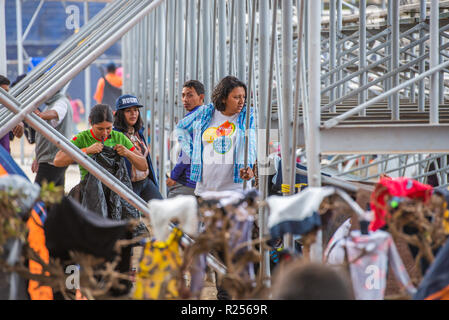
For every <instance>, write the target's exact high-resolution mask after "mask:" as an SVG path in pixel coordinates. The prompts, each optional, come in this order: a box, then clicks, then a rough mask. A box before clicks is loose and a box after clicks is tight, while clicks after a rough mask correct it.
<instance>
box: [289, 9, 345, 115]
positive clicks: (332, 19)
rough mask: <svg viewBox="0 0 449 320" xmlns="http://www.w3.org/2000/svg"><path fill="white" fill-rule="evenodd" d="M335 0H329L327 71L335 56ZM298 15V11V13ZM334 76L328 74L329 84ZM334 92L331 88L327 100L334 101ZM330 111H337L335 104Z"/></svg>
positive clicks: (334, 60) (332, 82) (332, 67)
mask: <svg viewBox="0 0 449 320" xmlns="http://www.w3.org/2000/svg"><path fill="white" fill-rule="evenodd" d="M336 1H337V0H329V6H330V8H329V71H332V70H333V69H334V68H335V62H336V58H337V53H336V50H337V25H336V19H335V18H336V15H337V12H336V6H335V5H336V3H335V2H336ZM298 17H299V13H298ZM298 21H299V18H298ZM298 56H299V52H298ZM335 77H336V74H335V73H332V74H331V75H330V84H334V83H335ZM335 93H336V90H335V89H332V90H330V92H329V101H334V99H335ZM329 111H330V112H332V113H335V112H337V106H333V107H332V108H331V109H330V110H329Z"/></svg>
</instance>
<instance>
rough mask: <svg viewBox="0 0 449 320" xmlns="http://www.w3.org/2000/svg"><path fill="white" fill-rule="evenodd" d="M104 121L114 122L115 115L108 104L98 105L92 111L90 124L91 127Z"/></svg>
mask: <svg viewBox="0 0 449 320" xmlns="http://www.w3.org/2000/svg"><path fill="white" fill-rule="evenodd" d="M104 121H107V122H113V121H114V115H113V114H112V110H111V107H110V106H108V105H107V104H97V105H95V106H94V107H93V108H92V109H91V110H90V114H89V122H90V124H91V125H94V124H97V123H101V122H104Z"/></svg>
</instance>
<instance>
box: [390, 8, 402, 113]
mask: <svg viewBox="0 0 449 320" xmlns="http://www.w3.org/2000/svg"><path fill="white" fill-rule="evenodd" d="M392 27H393V29H392V36H391V42H392V44H391V45H392V53H391V64H392V67H391V70H397V69H398V68H399V46H400V40H399V35H400V30H399V0H394V1H393V3H392ZM392 80H393V84H392V86H393V88H395V87H397V86H398V85H399V73H396V74H395V75H393V77H392ZM391 102H392V106H391V107H392V109H391V120H399V117H400V115H399V93H395V94H393V95H392V101H391Z"/></svg>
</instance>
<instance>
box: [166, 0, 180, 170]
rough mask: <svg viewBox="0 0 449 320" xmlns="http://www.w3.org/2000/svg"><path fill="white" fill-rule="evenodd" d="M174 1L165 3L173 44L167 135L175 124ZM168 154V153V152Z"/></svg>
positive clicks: (169, 77)
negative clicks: (167, 7)
mask: <svg viewBox="0 0 449 320" xmlns="http://www.w3.org/2000/svg"><path fill="white" fill-rule="evenodd" d="M176 2H178V1H175V0H168V2H167V4H168V5H169V9H168V10H169V11H168V12H169V13H168V17H169V22H168V23H169V30H170V33H169V38H168V39H167V42H168V43H172V44H173V45H172V46H171V47H170V50H169V54H168V56H169V63H168V66H169V67H170V71H169V75H168V108H169V110H170V125H169V128H170V129H169V136H170V134H171V133H172V132H173V128H174V126H175V73H176V61H175V58H176V25H175V24H176V20H177V19H176ZM168 155H169V154H168ZM169 157H170V162H169V163H170V167H169V168H170V169H169V170H170V172H171V170H172V169H173V163H174V161H175V163H176V160H177V158H176V156H174V159H172V158H171V155H169Z"/></svg>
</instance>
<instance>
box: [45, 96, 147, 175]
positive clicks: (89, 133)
mask: <svg viewBox="0 0 449 320" xmlns="http://www.w3.org/2000/svg"><path fill="white" fill-rule="evenodd" d="M113 122H114V116H113V114H112V111H111V108H110V107H109V106H108V105H105V104H97V105H96V106H94V107H93V108H92V110H91V112H90V114H89V123H90V125H91V126H92V128H91V129H90V130H85V131H82V132H80V133H78V134H77V135H76V136H75V137H73V139H72V143H73V144H74V145H76V146H77V147H78V148H80V149H81V150H82V151H83V152H84V153H86V154H88V155H93V154H96V153H100V152H101V151H102V150H103V147H104V146H107V147H112V148H114V150H115V151H117V153H118V154H119V155H120V156H122V157H125V158H126V159H128V160H129V161H130V162H131V163H132V164H133V166H135V167H136V168H137V169H138V170H142V171H145V170H147V169H148V164H147V160H146V159H145V157H143V156H142V155H141V154H139V153H138V152H137V151H136V150H135V147H134V145H133V143H132V142H131V141H130V140H129V139H128V138H127V137H126V136H125V135H124V134H123V133H121V132H118V131H113V130H112V124H113ZM72 163H73V159H72V158H71V157H70V156H69V155H67V154H66V153H64V151H62V150H60V151H58V153H57V154H56V157H55V160H54V165H55V166H56V167H66V166H68V165H70V164H72ZM80 172H81V180H83V179H84V177H85V176H86V175H87V170H86V169H84V168H83V167H81V166H80Z"/></svg>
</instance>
